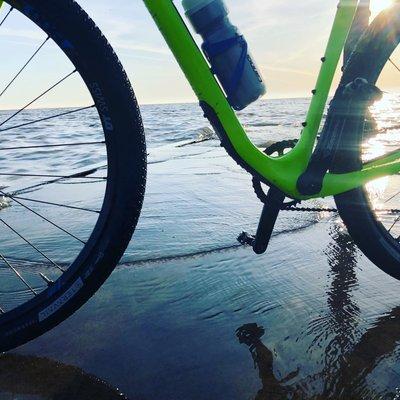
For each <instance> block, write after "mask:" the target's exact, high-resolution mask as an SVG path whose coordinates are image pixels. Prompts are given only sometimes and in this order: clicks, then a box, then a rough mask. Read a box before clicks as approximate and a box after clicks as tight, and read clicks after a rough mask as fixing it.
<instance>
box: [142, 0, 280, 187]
mask: <svg viewBox="0 0 400 400" xmlns="http://www.w3.org/2000/svg"><path fill="white" fill-rule="evenodd" d="M143 1H144V3H145V5H146V6H147V8H148V10H149V11H150V13H151V15H152V17H153V19H154V21H155V23H156V24H157V26H158V28H159V30H160V32H161V33H162V35H163V36H164V38H165V40H166V42H167V44H168V46H169V47H170V49H171V51H172V52H173V54H174V56H175V58H176V60H177V61H178V63H179V65H180V67H181V69H182V71H183V72H184V73H185V75H186V78H187V79H188V81H189V83H190V84H191V86H192V88H193V90H194V92H195V93H196V95H197V97H198V99H199V100H200V101H204V102H206V103H207V104H208V105H209V106H211V107H212V109H213V110H214V111H215V112H216V114H217V116H218V119H219V120H220V122H221V124H222V126H223V128H224V130H225V132H226V134H227V136H228V137H229V141H230V143H231V144H232V146H233V148H234V149H235V151H236V152H237V154H238V155H239V157H240V158H241V159H242V160H243V161H244V162H245V163H246V164H247V165H248V166H249V167H250V169H254V170H255V172H256V173H258V174H259V175H260V176H262V177H264V178H266V179H267V180H268V181H270V182H272V183H275V184H279V181H280V180H281V179H282V177H281V176H280V174H279V173H278V171H279V170H281V171H282V174H281V175H283V168H281V169H279V168H277V164H278V163H277V162H276V161H275V160H273V159H271V158H269V157H267V156H266V155H265V154H263V153H262V151H260V150H259V149H258V148H257V147H256V146H255V145H254V144H253V143H252V142H251V141H250V139H249V138H248V136H247V134H246V132H245V130H244V128H243V126H242V125H241V123H240V121H239V119H238V118H237V116H236V114H235V112H234V111H233V109H232V107H231V106H230V105H229V103H228V101H227V99H226V97H225V94H224V92H223V91H222V89H221V87H220V86H219V84H218V82H217V81H216V79H215V77H214V76H213V74H212V73H211V70H210V67H209V65H208V63H207V61H206V60H205V58H204V56H203V54H202V53H201V51H200V49H199V48H198V46H197V44H196V42H195V41H194V39H193V37H192V35H191V34H190V32H189V30H188V28H187V26H186V24H185V22H184V21H183V20H182V17H181V15H180V13H179V11H178V10H177V9H176V7H175V6H174V4H173V2H172V1H171V0H143Z"/></svg>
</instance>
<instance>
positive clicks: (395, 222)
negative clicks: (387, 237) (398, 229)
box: [388, 216, 400, 233]
mask: <svg viewBox="0 0 400 400" xmlns="http://www.w3.org/2000/svg"><path fill="white" fill-rule="evenodd" d="M399 221H400V216H399V217H397V218H396V220H395V221H394V223H393V224H392V226H391V227H390V229H389V230H388V232H389V233H390V232H391V230H392V229H393V228H394V227H395V225H396V224H397V223H398V222H399Z"/></svg>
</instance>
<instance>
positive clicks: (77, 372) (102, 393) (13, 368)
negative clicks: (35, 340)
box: [0, 354, 127, 400]
mask: <svg viewBox="0 0 400 400" xmlns="http://www.w3.org/2000/svg"><path fill="white" fill-rule="evenodd" d="M0 399H2V400H3V399H4V400H6V399H7V400H9V399H10V400H11V399H13V400H42V399H43V400H45V399H54V400H64V399H65V400H67V399H71V400H114V399H115V400H117V399H119V400H124V399H127V398H126V397H125V396H124V395H123V394H122V393H120V392H119V391H118V390H117V389H114V388H113V387H111V386H110V385H108V384H107V383H105V382H103V381H101V380H100V379H99V378H97V377H95V376H93V375H88V374H86V373H85V372H83V371H82V370H81V369H79V368H76V367H72V366H68V365H63V364H61V363H58V362H55V361H52V360H49V359H46V358H37V357H29V356H20V355H16V354H3V355H1V356H0Z"/></svg>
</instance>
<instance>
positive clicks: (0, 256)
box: [0, 253, 37, 296]
mask: <svg viewBox="0 0 400 400" xmlns="http://www.w3.org/2000/svg"><path fill="white" fill-rule="evenodd" d="M0 259H2V260H3V261H4V262H5V263H6V265H7V266H8V267H9V268H10V269H11V270H12V271H13V272H14V273H15V275H16V276H17V277H18V278H19V280H20V281H21V282H23V283H24V285H25V286H26V287H27V288H28V289H29V290H30V291H31V292H32V293H33V294H34V295H35V296H37V293H36V290H35V289H34V288H33V287H32V286H31V285H30V284H29V283H28V282H27V281H26V280H25V279H24V278H23V276H22V275H21V274H20V273H19V272H18V271H17V270H16V269H15V268H14V267H13V266H12V265H11V263H10V262H9V261H8V260H7V259H6V258H5V257H4V256H3V254H1V253H0Z"/></svg>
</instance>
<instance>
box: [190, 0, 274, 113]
mask: <svg viewBox="0 0 400 400" xmlns="http://www.w3.org/2000/svg"><path fill="white" fill-rule="evenodd" d="M182 4H183V8H184V9H185V13H186V15H187V17H188V19H189V20H190V22H191V24H192V25H193V28H194V29H195V31H196V32H197V33H198V34H200V35H201V36H202V38H203V40H204V43H203V45H202V49H203V51H204V53H205V55H206V57H207V58H208V60H209V62H210V64H211V68H212V71H213V73H214V74H215V75H216V76H217V77H218V79H219V81H220V83H221V85H222V87H223V88H224V90H225V93H226V94H227V97H228V101H229V103H230V104H231V106H232V107H233V108H234V109H235V110H242V109H244V108H245V107H247V106H248V105H249V104H251V103H253V102H254V101H256V100H257V99H258V98H260V97H261V96H262V95H264V94H265V92H266V89H265V84H264V81H263V79H262V77H261V74H260V72H259V70H258V69H257V67H256V64H255V63H254V61H253V59H252V57H251V56H250V54H249V52H248V46H247V42H246V40H245V38H244V37H243V36H242V35H241V34H240V32H239V30H238V28H237V27H236V26H234V25H232V23H231V22H230V20H229V17H228V9H227V7H226V5H225V4H224V2H223V0H182Z"/></svg>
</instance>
